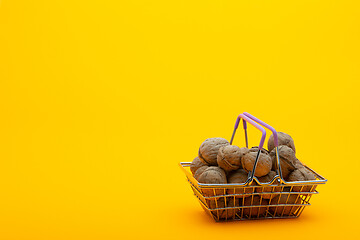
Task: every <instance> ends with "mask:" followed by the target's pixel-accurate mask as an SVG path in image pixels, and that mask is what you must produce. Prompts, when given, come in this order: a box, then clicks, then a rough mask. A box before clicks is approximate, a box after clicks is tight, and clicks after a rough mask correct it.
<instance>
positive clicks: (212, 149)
mask: <svg viewBox="0 0 360 240" xmlns="http://www.w3.org/2000/svg"><path fill="white" fill-rule="evenodd" d="M227 145H229V142H228V141H227V140H226V139H224V138H208V139H206V140H205V141H204V142H203V143H202V144H201V146H200V148H199V158H200V160H201V161H202V162H203V163H205V164H206V165H210V166H217V155H218V152H219V149H220V148H221V147H223V146H227Z"/></svg>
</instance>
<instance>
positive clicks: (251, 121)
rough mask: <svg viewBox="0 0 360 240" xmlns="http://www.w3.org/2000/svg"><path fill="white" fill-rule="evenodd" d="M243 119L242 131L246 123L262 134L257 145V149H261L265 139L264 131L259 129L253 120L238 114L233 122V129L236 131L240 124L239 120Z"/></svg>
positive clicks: (261, 128)
mask: <svg viewBox="0 0 360 240" xmlns="http://www.w3.org/2000/svg"><path fill="white" fill-rule="evenodd" d="M241 118H242V119H243V120H244V121H243V122H244V129H246V123H245V121H246V122H248V123H250V124H251V125H253V126H254V127H256V128H257V129H259V130H260V131H261V132H262V136H261V140H260V144H259V149H262V148H263V145H264V142H265V138H266V131H265V129H264V128H263V127H261V126H260V125H259V124H257V123H256V122H254V121H253V120H251V119H250V118H248V117H247V116H245V115H244V114H240V115H239V116H238V117H237V119H236V122H235V126H234V129H237V128H238V126H239V123H240V119H241Z"/></svg>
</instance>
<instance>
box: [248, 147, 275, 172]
mask: <svg viewBox="0 0 360 240" xmlns="http://www.w3.org/2000/svg"><path fill="white" fill-rule="evenodd" d="M256 156H257V152H251V151H250V152H248V153H247V154H245V156H243V157H242V158H241V164H242V167H243V168H244V169H245V170H246V171H248V172H249V171H252V170H253V167H254V163H255V160H256ZM271 167H272V161H271V157H270V156H269V154H268V153H267V152H266V151H264V152H263V151H261V153H260V157H259V161H258V163H257V166H256V169H255V176H256V177H262V176H265V175H266V174H268V173H269V172H270V171H271Z"/></svg>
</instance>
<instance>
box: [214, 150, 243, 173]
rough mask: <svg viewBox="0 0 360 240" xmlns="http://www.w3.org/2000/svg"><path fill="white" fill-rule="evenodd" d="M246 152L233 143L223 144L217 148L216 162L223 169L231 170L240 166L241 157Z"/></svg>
mask: <svg viewBox="0 0 360 240" xmlns="http://www.w3.org/2000/svg"><path fill="white" fill-rule="evenodd" d="M245 153H246V150H244V149H241V148H239V147H238V146H235V145H227V146H223V147H221V148H220V149H219V153H218V155H217V164H218V165H219V167H221V168H222V169H224V170H225V171H233V170H236V169H239V168H240V166H241V157H242V156H243V155H244V154H245Z"/></svg>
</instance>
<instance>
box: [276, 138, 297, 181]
mask: <svg viewBox="0 0 360 240" xmlns="http://www.w3.org/2000/svg"><path fill="white" fill-rule="evenodd" d="M278 153H279V160H280V167H281V172H282V176H283V178H284V179H285V178H287V177H288V176H289V174H290V173H291V172H292V171H294V170H295V168H296V166H295V164H296V163H297V162H298V161H299V160H298V159H297V158H296V156H295V152H294V150H292V149H291V148H289V147H288V146H285V145H281V146H279V151H278ZM270 156H271V159H272V169H273V170H276V169H277V168H276V164H277V159H276V149H275V148H274V149H273V150H272V151H271V152H270Z"/></svg>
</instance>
